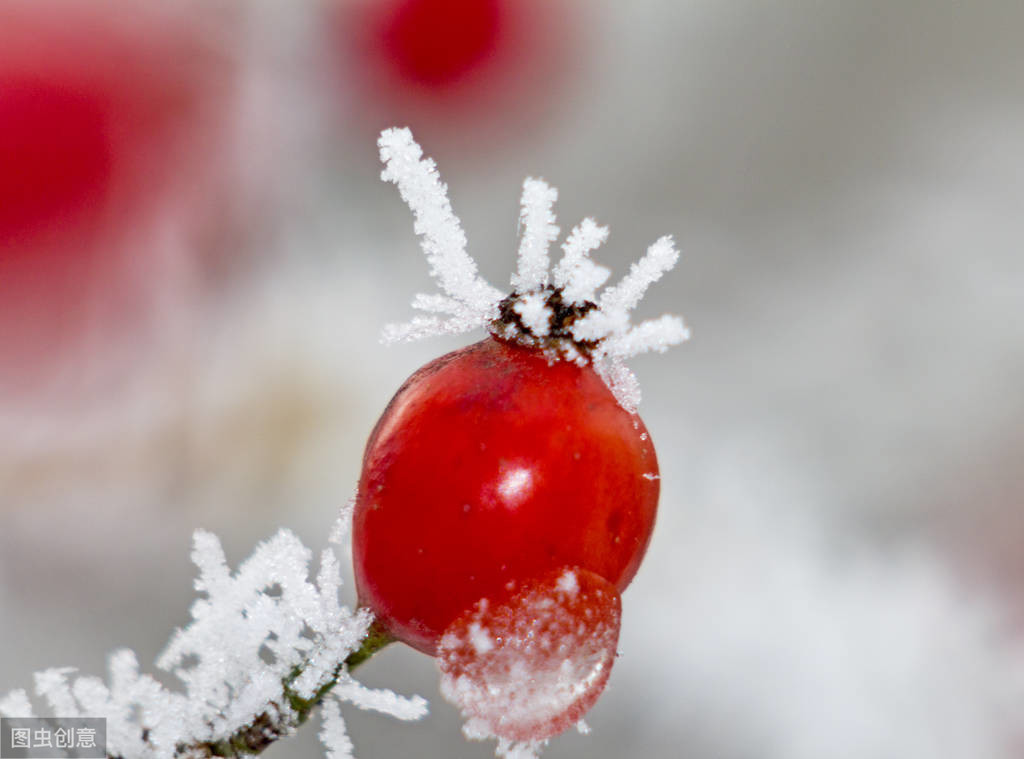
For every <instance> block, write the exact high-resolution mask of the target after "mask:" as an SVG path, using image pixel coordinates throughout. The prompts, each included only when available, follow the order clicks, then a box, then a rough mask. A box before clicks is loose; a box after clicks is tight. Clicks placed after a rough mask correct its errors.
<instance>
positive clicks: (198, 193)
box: [0, 0, 231, 389]
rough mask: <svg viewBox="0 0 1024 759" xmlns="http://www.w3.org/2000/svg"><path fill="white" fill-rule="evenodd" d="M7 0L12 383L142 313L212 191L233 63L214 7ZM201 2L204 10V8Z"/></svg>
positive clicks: (6, 246) (6, 309)
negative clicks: (186, 221)
mask: <svg viewBox="0 0 1024 759" xmlns="http://www.w3.org/2000/svg"><path fill="white" fill-rule="evenodd" d="M189 7H190V6H188V5H185V4H182V5H181V6H180V7H178V8H176V9H171V8H167V9H164V8H161V7H160V6H149V5H146V4H137V3H125V2H107V3H95V2H81V1H65V2H52V3H38V2H27V1H22V0H9V1H8V2H5V3H3V4H0V302H2V303H3V304H4V306H3V309H2V311H0V364H2V365H3V367H4V371H3V372H2V374H3V380H2V381H0V385H2V386H3V387H4V389H11V387H12V385H15V384H18V385H21V386H25V387H28V386H32V385H34V384H35V383H37V382H40V381H43V380H45V379H47V378H49V377H51V375H52V374H53V372H54V371H56V369H55V367H57V366H61V365H63V362H64V361H65V360H67V359H69V358H70V357H71V354H73V353H74V352H75V351H91V350H94V349H95V348H97V346H103V345H107V344H109V343H110V342H112V341H115V336H119V335H124V334H128V333H130V332H131V331H132V330H134V329H139V328H141V327H143V326H144V325H145V324H146V323H147V322H148V320H149V318H150V317H151V314H150V313H149V312H150V310H152V308H153V305H152V304H153V303H154V301H157V300H159V299H158V298H156V297H155V296H154V292H155V290H156V289H157V288H164V291H165V292H166V291H167V289H169V288H173V285H172V283H171V282H170V281H169V280H170V279H171V277H170V275H169V274H168V266H176V265H180V264H181V262H177V263H175V262H173V261H168V260H167V256H168V249H169V247H171V245H172V243H170V242H168V240H169V238H173V244H175V245H177V249H176V251H175V255H180V256H184V255H187V251H188V246H187V242H188V238H189V235H190V234H194V233H195V232H196V230H194V229H181V230H178V231H171V230H173V229H174V227H175V225H181V224H182V219H183V217H185V216H187V212H183V209H185V208H188V207H190V206H191V207H193V208H194V207H199V206H201V205H203V204H204V203H206V202H208V201H209V197H208V196H207V193H209V191H210V188H209V186H208V184H209V183H208V178H209V176H210V175H211V171H212V169H211V167H213V166H215V165H218V163H219V162H220V161H222V157H221V155H220V152H221V147H222V137H221V132H222V131H223V130H224V127H225V123H226V106H225V103H224V100H225V98H224V94H225V90H227V89H228V88H229V86H230V78H231V73H230V67H229V66H228V63H227V60H226V57H225V56H224V54H223V51H222V50H219V49H218V48H217V46H216V45H215V44H211V40H210V39H209V38H208V34H209V32H210V30H211V29H212V26H211V23H210V22H211V18H210V15H209V14H205V15H204V14H203V13H194V14H193V13H190V12H188V11H189ZM192 10H193V11H195V10H197V8H192Z"/></svg>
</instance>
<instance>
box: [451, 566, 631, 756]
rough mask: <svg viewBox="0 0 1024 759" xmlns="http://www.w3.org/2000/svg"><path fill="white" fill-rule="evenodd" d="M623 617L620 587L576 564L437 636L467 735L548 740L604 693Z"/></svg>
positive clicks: (478, 610)
mask: <svg viewBox="0 0 1024 759" xmlns="http://www.w3.org/2000/svg"><path fill="white" fill-rule="evenodd" d="M621 617H622V606H621V602H620V600H619V593H618V591H617V590H616V589H615V586H614V585H611V584H610V583H608V582H607V581H606V580H605V579H604V578H602V577H600V576H599V575H596V574H594V573H593V572H588V571H586V570H585V569H578V568H565V569H562V570H558V571H556V572H550V573H548V574H547V575H545V576H544V577H541V578H539V579H537V580H535V581H533V582H527V583H525V584H523V585H522V587H521V589H520V590H519V591H518V592H517V593H516V594H515V595H514V596H513V597H512V598H510V599H509V600H508V601H506V602H505V603H503V604H493V603H491V602H490V601H489V600H486V601H481V602H480V603H479V604H478V605H477V607H476V608H474V609H473V610H472V611H470V612H467V613H465V614H463V615H462V616H460V617H459V618H458V619H456V620H455V621H454V622H453V623H452V624H451V626H449V627H448V629H447V630H446V631H445V633H444V635H443V636H442V638H441V642H440V645H439V647H438V648H439V654H438V664H439V666H440V668H441V693H442V694H443V695H444V697H445V698H446V699H447V700H448V701H450V702H452V703H454V704H455V705H456V706H458V707H459V708H460V709H461V710H462V713H463V715H464V716H465V717H466V718H467V720H468V722H467V724H466V732H467V734H468V735H470V736H471V737H488V736H494V737H498V738H504V739H505V740H507V741H515V742H524V743H529V742H534V741H541V740H544V739H546V738H550V737H551V736H553V735H557V734H558V733H561V732H562V731H564V730H566V729H567V728H569V727H571V726H572V725H574V724H576V723H577V722H579V721H580V719H582V717H583V715H584V714H585V713H586V711H587V710H588V709H589V708H590V707H591V706H593V705H594V702H595V701H597V698H598V696H600V695H601V691H603V690H604V687H605V685H606V684H607V682H608V676H609V675H610V674H611V668H612V664H613V662H614V661H615V652H616V645H617V644H618V639H619V621H620V619H621Z"/></svg>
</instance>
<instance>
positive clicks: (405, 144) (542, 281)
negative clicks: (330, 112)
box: [379, 129, 690, 412]
mask: <svg viewBox="0 0 1024 759" xmlns="http://www.w3.org/2000/svg"><path fill="white" fill-rule="evenodd" d="M379 145H380V156H381V160H382V161H383V162H384V166H385V168H384V171H383V173H382V174H381V177H382V178H383V179H384V180H386V181H390V182H394V183H395V184H397V185H398V189H399V192H400V193H401V196H402V198H403V199H404V200H405V202H406V203H407V204H408V205H409V208H410V209H411V210H412V212H413V216H414V218H415V226H414V229H415V231H416V234H418V235H420V236H421V237H422V238H423V242H422V244H423V250H424V252H425V253H426V256H427V262H428V264H429V266H430V272H431V275H432V276H433V277H434V278H435V280H437V283H438V285H439V287H440V288H441V291H442V292H441V293H437V294H432V295H422V294H421V295H417V296H416V297H415V298H414V299H413V303H412V305H413V308H415V309H417V310H419V311H423V312H425V313H426V314H427V315H426V316H416V317H414V318H413V319H412V320H411V321H410V322H407V323H406V324H399V325H388V326H387V327H385V329H384V336H383V337H384V341H385V342H395V341H400V340H415V339H419V338H423V337H429V336H431V335H438V334H454V333H460V332H468V331H470V330H472V329H475V328H477V327H488V328H489V329H490V330H491V331H492V332H494V333H495V334H499V335H501V336H503V337H507V338H513V339H517V340H519V341H520V342H523V343H525V344H527V345H535V346H537V347H540V348H542V349H544V350H545V351H546V352H547V353H548V354H549V356H550V357H551V358H553V359H554V358H559V359H564V360H568V361H575V362H577V363H581V364H585V363H587V362H590V363H592V364H593V367H594V369H595V370H596V371H597V372H598V374H600V375H601V377H602V379H604V381H605V383H606V384H607V385H608V387H609V388H611V390H612V392H613V393H614V394H615V397H616V398H617V399H618V401H619V403H620V404H621V405H622V406H623V407H624V408H625V409H626V410H627V411H630V412H635V411H636V409H637V406H638V404H639V403H640V388H639V385H638V383H637V381H636V378H635V377H634V376H633V373H632V372H631V371H630V370H629V369H628V368H627V367H626V365H625V361H626V359H629V358H632V357H633V356H635V355H637V354H639V353H645V352H648V351H658V352H662V351H665V350H666V349H667V348H668V347H669V346H672V345H677V344H679V343H681V342H683V341H685V340H687V339H688V338H689V336H690V332H689V330H688V329H687V327H686V326H685V325H684V324H683V321H682V319H680V318H679V317H678V316H668V315H666V316H662V317H660V318H658V319H652V320H649V321H645V322H643V323H641V324H639V325H637V326H631V325H630V322H629V314H630V312H631V311H632V310H633V309H634V308H635V307H636V305H637V304H638V303H639V302H640V299H641V298H642V297H643V295H644V293H645V292H646V290H647V288H648V287H649V286H650V285H651V284H653V283H654V282H657V281H658V280H659V279H660V278H661V276H662V275H663V274H664V273H665V272H667V271H668V270H669V269H671V268H672V267H673V266H675V264H676V261H677V260H678V258H679V254H678V252H677V251H676V249H675V245H674V244H673V242H672V238H671V237H662V238H661V239H659V240H658V241H657V242H655V243H654V244H653V245H651V246H650V248H648V250H647V253H646V254H645V255H644V256H643V258H641V259H640V261H638V262H637V263H634V264H633V265H632V267H631V268H630V271H629V273H628V274H627V275H626V276H625V277H623V279H622V280H621V281H620V282H619V283H618V284H616V285H614V286H611V287H608V288H606V289H605V290H604V291H603V292H602V293H601V294H600V296H598V294H597V291H598V289H599V288H600V287H601V286H603V285H604V283H605V281H606V280H607V279H608V276H609V271H608V269H606V268H605V267H603V266H599V265H598V264H596V263H594V262H593V261H592V260H591V259H590V253H591V252H592V251H594V250H596V249H597V248H598V247H600V245H601V244H602V243H604V242H605V240H606V239H607V238H608V229H607V227H602V226H600V225H598V224H597V222H595V221H594V220H593V219H590V218H587V219H584V220H583V221H582V222H580V224H579V225H578V226H576V227H575V228H573V230H572V232H570V234H569V237H568V239H567V240H566V241H565V243H564V244H563V245H562V251H563V256H562V259H561V260H560V261H559V262H558V263H557V264H556V265H555V266H554V268H553V269H552V267H551V266H550V260H549V248H550V245H551V243H552V242H554V241H555V240H556V239H557V238H558V227H557V226H556V224H555V213H554V210H553V209H554V203H555V200H557V198H558V191H557V190H555V189H554V188H553V187H551V186H549V185H548V184H547V183H546V182H544V180H542V179H534V178H527V179H526V181H525V182H524V183H523V194H522V201H521V206H522V208H521V211H520V216H519V219H520V228H521V230H522V237H521V240H520V245H519V260H518V265H517V267H516V272H515V274H514V275H513V276H512V282H511V284H512V294H511V295H510V296H509V297H508V298H506V296H504V295H503V294H502V293H501V292H500V291H499V290H497V289H496V288H494V287H492V286H491V285H489V284H488V283H487V282H486V281H484V279H483V278H482V277H481V276H480V275H479V274H478V273H477V267H476V263H475V262H474V261H473V259H472V258H471V257H470V256H469V254H468V253H467V252H466V236H465V234H464V233H463V231H462V226H461V224H460V222H459V220H458V218H457V217H456V216H455V214H454V212H453V211H452V208H451V204H450V202H449V200H448V196H447V188H446V187H445V185H444V184H443V183H442V182H441V180H440V177H439V176H438V173H437V167H436V166H435V165H434V162H433V161H432V160H430V159H429V158H423V157H422V156H423V152H422V150H421V149H420V146H419V145H417V144H416V142H415V141H414V140H413V137H412V133H411V132H410V131H409V130H408V129H387V130H385V131H384V132H383V133H382V134H381V137H380V140H379ZM506 301H507V302H509V304H510V307H511V309H510V310H511V311H512V312H514V313H515V315H516V316H515V320H516V322H517V323H515V324H510V323H508V321H505V320H502V319H501V318H499V316H500V315H501V309H502V303H503V302H506ZM555 302H557V303H558V304H559V305H560V306H561V309H562V311H563V315H562V317H560V318H561V322H562V323H556V322H558V320H559V317H558V315H557V314H556V306H555V305H554V303H555ZM565 309H568V311H565ZM565 313H568V314H570V316H571V318H569V319H566V318H565V315H564V314H565Z"/></svg>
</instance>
